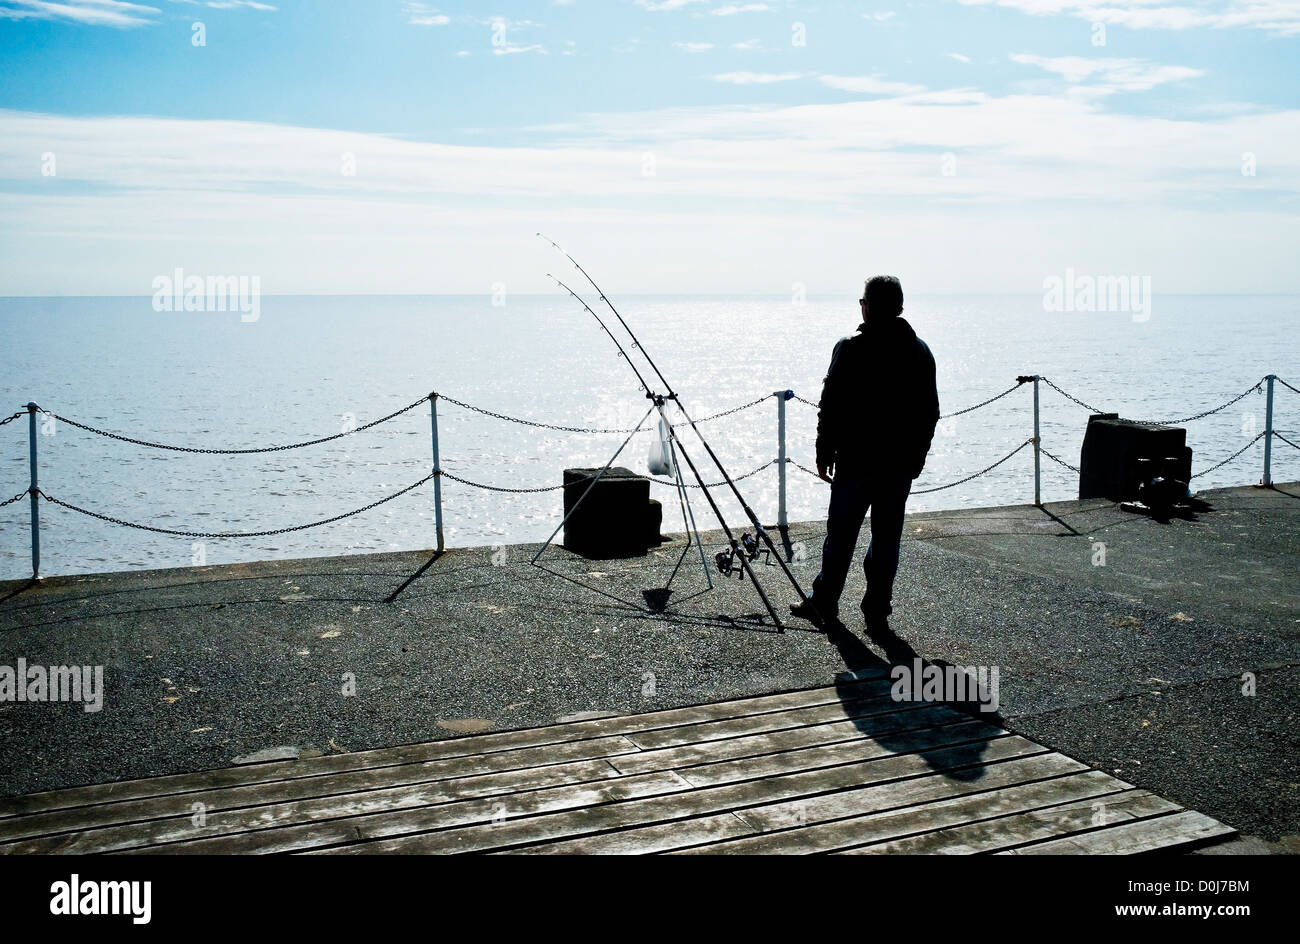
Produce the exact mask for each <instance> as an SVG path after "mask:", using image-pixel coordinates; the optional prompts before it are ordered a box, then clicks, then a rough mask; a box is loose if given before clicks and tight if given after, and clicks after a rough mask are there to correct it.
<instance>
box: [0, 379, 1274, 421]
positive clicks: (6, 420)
mask: <svg viewBox="0 0 1300 944" xmlns="http://www.w3.org/2000/svg"><path fill="white" fill-rule="evenodd" d="M1273 379H1274V380H1276V381H1277V382H1278V383H1280V384H1281V385H1282V386H1284V387H1286V388H1287V389H1288V390H1290V391H1291V392H1292V393H1300V390H1297V389H1296V388H1295V387H1293V386H1291V385H1290V384H1289V383H1287V382H1286V381H1285V380H1283V379H1282V378H1281V377H1279V376H1277V375H1276V374H1274V375H1273ZM6 422H8V421H7V420H6Z"/></svg>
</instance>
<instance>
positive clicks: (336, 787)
mask: <svg viewBox="0 0 1300 944" xmlns="http://www.w3.org/2000/svg"><path fill="white" fill-rule="evenodd" d="M848 704H849V706H850V707H848V708H846V706H844V705H841V704H839V703H835V704H832V705H825V706H819V707H816V708H813V709H796V710H795V711H793V712H790V711H777V712H767V713H764V714H759V715H750V716H744V717H742V718H739V719H725V720H723V721H716V722H707V723H696V724H692V725H690V726H689V730H690V731H691V733H692V736H694V737H698V738H706V737H719V738H721V737H732V736H734V734H735V732H736V731H738V730H744V731H762V730H764V729H766V728H767V727H769V726H770V727H775V728H777V729H778V730H789V729H788V728H787V727H786V726H788V725H790V724H792V723H794V722H795V721H798V720H816V719H819V718H823V717H826V718H842V717H843V716H844V713H845V711H846V710H847V711H850V712H851V711H852V707H851V706H859V707H862V710H880V708H881V705H882V704H883V705H892V702H889V701H888V699H886V700H885V701H884V702H881V701H880V699H879V698H869V699H866V700H864V701H863V702H857V701H850V702H849V703H848ZM810 711H811V712H813V714H806V713H807V712H810ZM945 711H948V709H944V708H942V707H941V706H940V707H939V708H936V706H930V708H929V709H926V710H924V711H915V710H909V711H907V712H903V713H902V714H904V715H909V716H910V715H917V716H919V718H918V721H919V722H924V721H925V720H926V719H927V718H929V719H931V720H933V719H935V718H939V717H948V716H949V715H944V714H941V712H945ZM949 714H951V713H949ZM955 717H958V718H965V717H966V716H965V715H961V714H956V715H955ZM847 723H848V724H850V725H852V724H853V723H854V722H852V721H850V722H847ZM870 724H872V725H874V726H878V727H880V728H881V729H882V730H884V729H887V728H889V727H891V722H889V721H888V719H876V720H872V721H871V722H870ZM737 725H740V726H739V727H737ZM899 725H901V726H903V727H906V726H907V722H906V721H900V722H897V723H894V724H893V725H892V726H899ZM668 730H675V729H668ZM841 739H843V738H841ZM730 744H731V742H730V741H728V742H726V746H724V747H723V748H722V749H721V750H718V751H716V752H715V759H718V758H722V757H729V756H737V755H736V753H735V752H733V751H731V750H729V749H728V748H729V746H730ZM636 751H637V748H636V746H635V745H633V744H632V743H631V741H629V740H628V739H627V738H625V737H622V736H617V737H607V738H592V739H588V740H584V741H571V742H564V743H561V744H554V745H543V746H541V747H533V748H519V749H517V750H513V751H496V752H493V753H490V754H481V755H470V756H467V757H452V758H447V759H444V760H439V761H426V762H424V763H410V764H402V765H399V766H390V767H380V768H370V769H364V770H359V771H347V772H344V773H340V774H332V775H321V776H316V777H303V778H295V779H292V780H283V781H273V782H271V783H266V784H245V785H241V786H238V787H226V788H222V789H218V790H210V791H194V792H189V793H184V794H169V795H164V796H161V797H148V798H145V799H141V800H131V801H123V802H117V803H104V804H95V805H93V806H85V807H76V808H72V809H69V810H54V811H50V812H48V813H38V814H32V815H29V816H22V817H11V818H8V819H0V843H3V842H10V841H14V840H17V839H23V838H31V837H37V836H42V835H53V834H58V833H67V832H72V831H75V830H78V829H90V828H94V827H101V826H108V825H112V824H115V823H131V822H142V821H145V820H150V819H167V818H175V817H181V818H183V819H185V820H188V819H189V818H190V817H191V816H192V814H193V812H194V810H195V809H196V807H195V806H194V804H196V803H199V804H202V807H201V808H202V809H203V810H204V811H205V814H209V815H207V828H209V829H210V826H211V816H210V814H211V813H214V812H222V813H229V812H230V811H232V810H235V809H238V808H243V807H255V806H256V807H260V806H270V805H271V804H275V803H287V802H290V801H293V800H300V799H306V798H309V797H324V796H338V795H343V794H356V793H361V792H363V791H369V790H377V789H383V788H387V787H394V786H399V785H402V784H419V783H428V782H432V781H435V780H444V779H452V778H455V777H463V776H470V775H473V774H479V773H487V772H490V771H494V770H510V769H523V768H527V767H531V766H537V765H542V764H547V763H562V762H566V761H570V760H582V759H591V758H596V757H606V758H609V757H611V756H613V755H618V754H627V753H635V752H636ZM655 753H656V756H657V757H658V758H659V760H658V761H651V762H649V763H646V764H643V765H641V766H640V768H639V769H641V770H645V771H650V770H665V769H669V768H670V767H672V766H674V762H675V758H672V757H671V756H670V755H669V753H668V752H655ZM740 753H744V751H743V750H742V751H740ZM614 769H615V770H618V771H620V772H624V773H626V772H628V771H622V770H621V768H618V767H615V768H614ZM521 776H522V775H521ZM495 782H496V783H497V784H498V789H497V792H500V793H508V792H511V790H512V787H513V789H530V788H531V787H530V786H528V785H527V784H528V783H530V782H531V781H528V780H519V781H518V782H517V783H514V782H512V780H511V779H510V778H506V777H503V778H498V780H496V781H495ZM575 782H577V781H575ZM359 799H360V798H359ZM359 799H358V801H359ZM326 809H333V807H332V806H328V805H327V806H326ZM271 815H273V813H271V812H268V811H262V812H261V813H249V814H248V815H247V816H246V817H244V818H245V819H247V820H248V821H250V822H258V823H261V822H263V820H264V818H265V817H268V816H271ZM238 820H239V818H238V817H233V816H229V815H226V816H223V817H222V821H223V822H225V823H227V824H234V823H235V822H237V821H238ZM225 831H227V832H230V831H237V830H235V829H234V828H233V825H232V828H230V829H227V830H225ZM139 832H140V831H139V830H135V831H132V834H133V835H137V834H138V833H139ZM174 832H175V830H174V829H173V830H169V835H171V834H173V833H174ZM215 834H216V833H212V832H209V835H215ZM104 835H107V834H104ZM3 851H4V846H3V845H0V852H3Z"/></svg>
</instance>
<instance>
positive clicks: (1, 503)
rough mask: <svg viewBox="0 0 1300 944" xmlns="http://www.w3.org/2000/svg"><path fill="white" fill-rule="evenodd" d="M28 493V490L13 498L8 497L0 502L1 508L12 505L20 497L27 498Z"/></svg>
mask: <svg viewBox="0 0 1300 944" xmlns="http://www.w3.org/2000/svg"><path fill="white" fill-rule="evenodd" d="M27 495H28V493H27V492H19V493H18V494H17V495H15V496H14V497H13V498H6V499H5V500H4V501H2V502H0V508H3V507H4V506H5V505H12V504H13V503H14V502H16V501H18V499H20V498H26V497H27Z"/></svg>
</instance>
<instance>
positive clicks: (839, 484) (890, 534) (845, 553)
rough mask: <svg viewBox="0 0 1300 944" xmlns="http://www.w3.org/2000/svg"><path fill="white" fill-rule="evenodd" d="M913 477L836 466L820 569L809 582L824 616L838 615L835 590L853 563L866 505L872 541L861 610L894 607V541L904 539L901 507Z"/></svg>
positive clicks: (883, 612)
mask: <svg viewBox="0 0 1300 944" xmlns="http://www.w3.org/2000/svg"><path fill="white" fill-rule="evenodd" d="M911 490H912V480H911V479H910V478H908V477H907V476H905V475H901V474H898V473H889V472H882V471H876V470H872V469H854V468H849V467H840V468H837V469H836V470H835V480H834V481H833V482H832V483H831V504H830V511H829V512H828V513H827V516H826V540H825V541H824V542H823V543H822V569H821V573H819V574H818V575H817V579H816V580H814V581H813V592H812V600H813V603H814V604H815V605H816V607H817V609H818V610H819V611H820V612H821V614H822V615H823V616H826V617H836V616H838V615H839V605H840V594H842V593H843V592H844V581H845V579H846V578H847V577H848V575H849V565H850V564H852V563H853V550H854V548H855V547H857V544H858V533H859V532H860V531H861V530H862V521H863V519H864V518H865V517H866V515H867V509H868V508H870V509H871V542H870V543H869V544H868V545H867V556H866V559H865V560H864V561H863V567H864V569H865V570H866V572H867V593H866V595H865V596H864V597H863V598H862V609H863V611H864V612H865V613H867V614H868V615H869V616H870V617H872V618H874V617H883V616H887V615H888V614H890V613H891V612H893V607H892V606H891V605H890V601H891V600H892V599H893V595H894V577H895V575H896V574H897V573H898V545H899V542H900V541H901V540H902V538H903V511H904V509H905V508H906V506H907V496H908V493H909V492H910V491H911Z"/></svg>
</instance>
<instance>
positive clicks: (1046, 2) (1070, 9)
mask: <svg viewBox="0 0 1300 944" xmlns="http://www.w3.org/2000/svg"><path fill="white" fill-rule="evenodd" d="M960 2H961V3H963V4H966V5H967V6H999V7H1006V8H1009V9H1013V10H1019V11H1021V12H1022V13H1027V14H1030V15H1032V16H1072V17H1076V18H1078V19H1083V20H1087V21H1089V22H1091V23H1106V24H1109V25H1116V26H1125V27H1130V28H1132V29H1165V30H1185V29H1196V28H1207V29H1234V28H1243V29H1259V30H1267V31H1268V32H1270V33H1274V34H1277V35H1281V36H1300V3H1296V2H1295V0H1199V2H1196V3H1191V2H1187V0H1182V2H1179V0H960Z"/></svg>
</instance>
